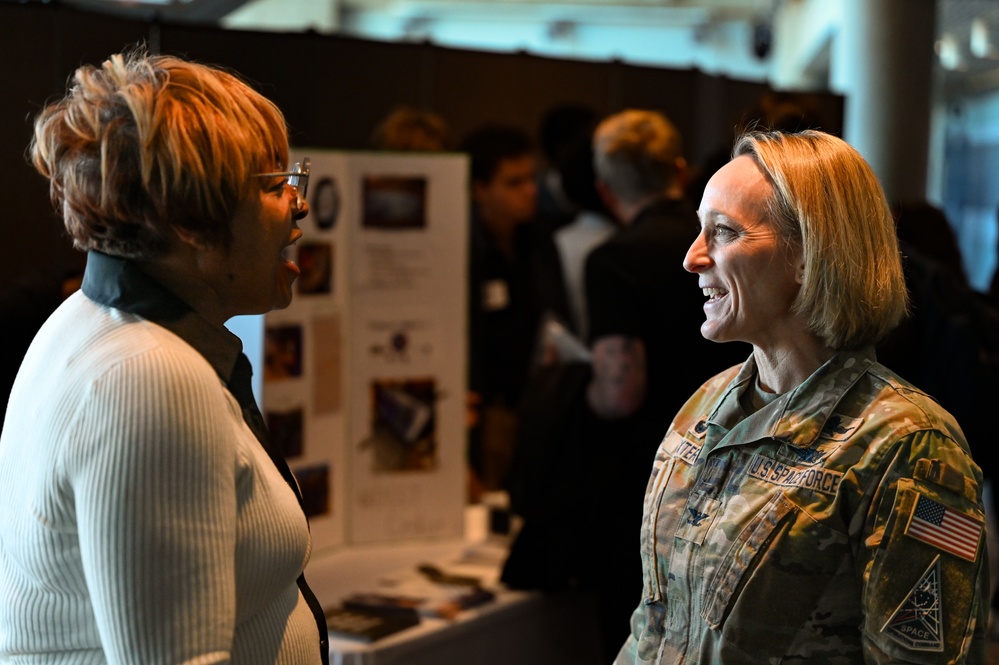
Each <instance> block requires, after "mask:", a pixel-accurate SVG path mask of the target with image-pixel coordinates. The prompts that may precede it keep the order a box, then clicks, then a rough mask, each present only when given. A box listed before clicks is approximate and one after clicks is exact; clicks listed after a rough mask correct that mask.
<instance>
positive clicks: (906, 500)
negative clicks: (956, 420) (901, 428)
mask: <svg viewBox="0 0 999 665" xmlns="http://www.w3.org/2000/svg"><path fill="white" fill-rule="evenodd" d="M896 451H897V452H896V455H895V457H894V458H893V459H891V460H888V462H887V472H886V473H885V474H884V476H883V480H882V483H881V486H880V487H879V488H878V491H877V493H876V494H875V501H874V502H873V503H872V506H871V512H870V514H869V516H868V528H866V529H865V535H866V539H865V541H864V545H865V546H866V547H865V548H864V550H863V551H862V552H861V555H862V557H863V562H864V567H863V571H864V579H863V583H864V584H863V606H864V624H863V626H862V631H863V638H864V652H865V659H866V661H867V662H868V663H981V662H984V648H985V632H984V631H985V628H986V621H987V619H988V611H989V598H988V593H987V589H988V578H987V575H988V573H987V568H988V567H987V565H986V559H987V557H986V552H985V527H984V525H985V517H984V508H983V503H982V490H981V487H982V476H981V471H980V470H979V469H978V467H977V466H976V465H975V464H974V462H973V461H972V460H971V458H970V456H969V455H968V454H967V452H965V449H963V448H962V447H961V446H960V445H959V444H958V443H957V442H955V441H954V440H953V439H951V438H949V437H948V436H946V435H944V434H942V433H941V432H939V431H934V430H929V431H920V432H916V433H915V434H912V435H909V436H908V437H907V438H906V439H905V440H904V441H902V442H901V445H900V446H898V447H897V448H896Z"/></svg>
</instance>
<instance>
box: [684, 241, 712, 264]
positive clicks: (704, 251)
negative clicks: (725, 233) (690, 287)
mask: <svg viewBox="0 0 999 665" xmlns="http://www.w3.org/2000/svg"><path fill="white" fill-rule="evenodd" d="M710 264H711V257H710V256H709V255H708V243H707V241H706V240H705V239H704V231H701V232H700V233H698V234H697V238H695V239H694V242H693V243H691V245H690V247H689V248H688V249H687V255H686V256H684V257H683V269H684V270H686V271H687V272H693V273H698V272H700V271H702V270H704V269H705V268H707V267H708V266H709V265H710Z"/></svg>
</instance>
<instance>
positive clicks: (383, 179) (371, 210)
mask: <svg viewBox="0 0 999 665" xmlns="http://www.w3.org/2000/svg"><path fill="white" fill-rule="evenodd" d="M361 188H362V194H361V197H362V201H361V202H362V206H363V208H362V216H361V219H362V224H363V225H364V226H365V227H366V228H369V229H422V228H425V227H426V225H427V179H426V178H425V177H423V176H405V177H401V176H385V175H366V176H364V177H363V178H362V180H361Z"/></svg>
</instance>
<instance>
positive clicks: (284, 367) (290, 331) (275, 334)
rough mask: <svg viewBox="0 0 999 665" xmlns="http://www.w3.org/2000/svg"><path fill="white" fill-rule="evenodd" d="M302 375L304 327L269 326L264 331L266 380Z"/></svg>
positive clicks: (278, 379)
mask: <svg viewBox="0 0 999 665" xmlns="http://www.w3.org/2000/svg"><path fill="white" fill-rule="evenodd" d="M301 375H302V326H301V325H283V326H268V327H267V329H266V330H265V331H264V380H265V381H280V380H283V379H293V378H297V377H299V376H301Z"/></svg>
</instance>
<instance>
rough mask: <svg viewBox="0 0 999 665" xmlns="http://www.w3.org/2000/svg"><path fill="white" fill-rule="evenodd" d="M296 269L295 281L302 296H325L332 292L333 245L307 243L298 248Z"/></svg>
mask: <svg viewBox="0 0 999 665" xmlns="http://www.w3.org/2000/svg"><path fill="white" fill-rule="evenodd" d="M298 268H299V270H300V271H301V274H300V275H299V276H298V279H297V280H296V281H295V286H296V288H297V289H298V292H299V293H300V294H303V295H319V294H327V293H330V292H332V291H333V245H332V244H331V243H328V242H307V243H302V244H300V245H299V246H298Z"/></svg>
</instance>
